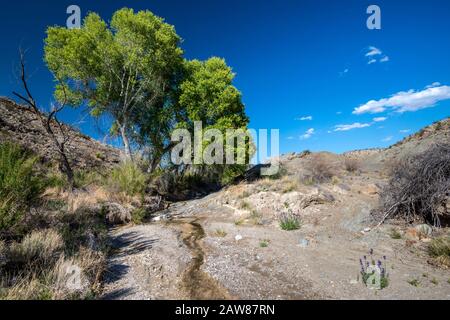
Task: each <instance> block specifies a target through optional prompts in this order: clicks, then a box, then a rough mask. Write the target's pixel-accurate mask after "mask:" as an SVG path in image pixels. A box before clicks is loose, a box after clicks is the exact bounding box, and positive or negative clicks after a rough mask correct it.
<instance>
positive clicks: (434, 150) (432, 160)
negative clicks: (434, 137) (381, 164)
mask: <svg viewBox="0 0 450 320" xmlns="http://www.w3.org/2000/svg"><path fill="white" fill-rule="evenodd" d="M449 197H450V144H448V143H446V144H436V145H433V146H431V147H430V148H429V149H428V150H426V151H425V152H422V153H420V154H417V155H414V156H410V157H408V158H404V159H401V160H400V161H398V162H397V164H395V166H394V167H393V169H392V171H391V177H390V180H389V183H388V184H387V185H386V187H385V188H383V190H382V192H381V196H380V198H381V210H379V211H378V212H376V216H377V218H379V219H381V222H383V221H384V220H385V219H387V218H390V217H400V218H403V219H405V220H406V221H408V222H412V221H414V220H425V221H426V222H429V223H432V224H434V225H435V226H437V227H439V226H441V219H442V218H443V219H444V220H445V219H448V217H449V215H450V213H449V212H448V208H446V203H447V201H448V199H449ZM447 205H448V204H447Z"/></svg>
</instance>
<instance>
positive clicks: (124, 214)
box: [103, 203, 131, 225]
mask: <svg viewBox="0 0 450 320" xmlns="http://www.w3.org/2000/svg"><path fill="white" fill-rule="evenodd" d="M103 210H105V212H106V221H107V222H108V223H109V224H111V225H118V224H127V223H129V222H131V210H130V209H128V208H125V207H124V206H122V205H120V204H118V203H107V204H105V205H103Z"/></svg>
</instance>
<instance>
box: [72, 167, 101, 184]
mask: <svg viewBox="0 0 450 320" xmlns="http://www.w3.org/2000/svg"><path fill="white" fill-rule="evenodd" d="M73 178H74V186H75V187H76V188H86V187H88V186H90V185H102V184H103V183H104V177H103V176H102V175H101V174H100V173H98V172H96V171H88V170H78V171H75V172H74V177H73Z"/></svg>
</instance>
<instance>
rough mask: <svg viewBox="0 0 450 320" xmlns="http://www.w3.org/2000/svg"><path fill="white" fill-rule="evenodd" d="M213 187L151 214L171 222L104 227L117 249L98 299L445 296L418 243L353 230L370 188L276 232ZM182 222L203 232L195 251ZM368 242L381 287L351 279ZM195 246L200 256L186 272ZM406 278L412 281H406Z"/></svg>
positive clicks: (442, 279)
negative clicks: (385, 275)
mask: <svg viewBox="0 0 450 320" xmlns="http://www.w3.org/2000/svg"><path fill="white" fill-rule="evenodd" d="M358 179H360V180H361V182H364V181H365V180H366V179H367V178H366V177H360V178H358ZM355 185H357V183H356V182H355ZM223 194H224V193H223V192H219V193H217V194H212V195H210V196H208V197H206V198H204V199H201V200H193V201H189V202H185V203H179V204H176V205H175V206H173V207H171V208H170V209H168V210H167V211H165V212H163V213H161V217H162V219H165V218H171V219H173V222H169V223H167V222H165V221H158V222H152V223H149V224H145V225H142V226H134V227H127V228H122V229H117V230H113V231H112V232H111V237H112V241H113V244H115V246H116V247H117V253H116V254H115V255H113V256H112V258H111V260H110V271H109V273H108V274H109V276H108V277H107V278H108V279H107V281H106V284H105V290H104V291H105V294H104V298H105V299H223V298H228V299H421V300H422V299H449V298H450V283H449V281H450V280H449V279H450V272H449V271H448V270H444V269H441V268H437V267H435V266H433V265H431V264H429V263H427V259H429V258H428V256H427V254H426V252H425V250H424V247H425V244H422V243H420V242H419V243H417V244H415V245H410V246H408V245H407V242H406V241H405V240H404V239H399V240H395V239H391V237H390V236H389V230H390V228H391V226H389V225H384V226H382V227H380V228H377V229H374V230H371V231H370V232H365V233H363V232H361V231H362V230H364V229H365V228H366V227H368V226H369V225H370V223H369V216H370V210H371V208H372V207H373V206H374V205H375V204H376V202H377V196H376V195H364V194H361V192H360V191H355V193H353V191H349V192H347V193H345V194H340V195H339V196H337V195H336V201H335V202H334V203H333V204H318V205H314V206H313V207H311V208H308V210H309V211H308V212H309V213H308V215H306V216H305V217H304V223H303V224H302V226H301V228H300V229H299V230H295V231H283V230H281V229H280V227H279V226H278V223H277V222H276V220H275V219H272V220H268V222H267V223H265V224H264V225H256V224H253V223H251V222H248V221H244V222H243V223H239V224H237V223H236V218H237V214H239V211H240V210H239V209H236V208H233V206H231V205H228V204H226V203H224V200H223V198H224V196H223ZM311 215H314V219H312V218H311ZM182 217H184V218H182ZM190 221H197V222H198V224H199V225H200V226H201V228H202V229H203V230H202V232H204V235H203V236H202V237H197V238H196V239H194V240H193V241H195V246H196V247H195V250H193V249H192V247H191V245H192V243H191V245H189V243H187V242H186V241H183V240H186V237H187V236H186V234H189V233H192V232H193V231H192V230H188V231H186V223H188V222H190ZM183 229H184V230H183ZM218 230H220V232H219V231H218ZM186 232H187V233H186ZM261 242H265V243H267V246H266V247H262V246H261ZM370 248H372V249H373V250H374V255H375V257H381V256H383V255H385V256H387V261H388V263H387V266H388V272H389V280H390V283H389V286H388V287H387V288H385V289H383V290H370V289H368V288H367V287H365V285H364V284H362V282H361V280H359V279H358V273H359V258H361V257H362V256H364V255H366V254H367V252H368V251H369V249H370ZM199 250H200V251H201V255H202V261H201V263H200V264H199V265H197V267H198V268H197V269H198V270H192V266H193V264H195V263H194V262H195V261H194V260H196V259H198V258H199V257H198V253H199ZM197 262H198V261H197ZM187 270H190V272H191V273H190V274H189V277H194V278H195V277H200V279H203V280H202V282H205V287H208V288H214V289H211V290H209V291H207V293H206V294H204V295H202V296H199V295H197V294H196V293H195V292H193V291H192V290H191V289H192V288H191V287H192V285H193V284H192V283H189V279H187V278H189V277H187V276H186V272H188V271H187ZM195 272H198V273H199V274H200V275H199V274H196V273H195ZM205 277H206V278H207V279H208V280H205V279H206V278H205ZM414 279H417V280H418V282H419V284H418V286H413V285H411V284H410V283H408V282H409V281H411V280H414ZM358 280H359V281H358ZM197 285H198V283H197ZM190 286H191V287H190ZM202 290H203V289H202ZM197 293H198V291H197Z"/></svg>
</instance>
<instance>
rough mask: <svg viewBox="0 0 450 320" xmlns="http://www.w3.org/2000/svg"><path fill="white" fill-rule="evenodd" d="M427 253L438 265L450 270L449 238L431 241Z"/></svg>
mask: <svg viewBox="0 0 450 320" xmlns="http://www.w3.org/2000/svg"><path fill="white" fill-rule="evenodd" d="M428 253H429V254H430V256H431V257H433V258H434V259H435V260H436V262H437V263H438V264H439V265H441V266H444V267H446V268H450V236H447V237H440V238H436V239H433V241H431V243H430V244H429V246H428Z"/></svg>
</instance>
